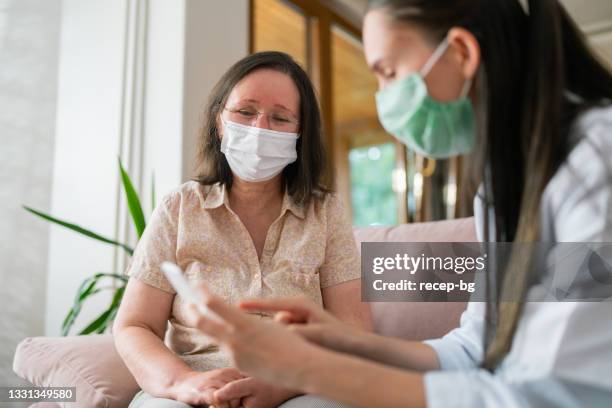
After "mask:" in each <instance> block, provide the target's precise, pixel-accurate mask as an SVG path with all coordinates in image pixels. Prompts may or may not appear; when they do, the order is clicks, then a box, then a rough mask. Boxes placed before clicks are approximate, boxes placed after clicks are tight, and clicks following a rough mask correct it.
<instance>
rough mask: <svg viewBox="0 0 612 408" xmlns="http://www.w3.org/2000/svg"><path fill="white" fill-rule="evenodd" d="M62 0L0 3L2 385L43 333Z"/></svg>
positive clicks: (9, 380) (10, 380)
mask: <svg viewBox="0 0 612 408" xmlns="http://www.w3.org/2000/svg"><path fill="white" fill-rule="evenodd" d="M60 7H61V1H60V0H0V214H1V216H0V263H1V265H2V266H0V311H2V317H1V318H0V385H8V384H15V385H17V384H21V381H20V380H19V379H18V378H17V377H16V376H15V375H14V374H13V372H12V369H11V363H12V359H13V352H14V351H15V346H16V344H17V343H18V342H19V341H20V340H21V339H22V338H24V337H26V336H32V335H42V334H43V333H44V317H45V314H44V310H45V290H46V284H47V270H46V265H47V250H48V243H49V236H48V233H49V226H48V224H47V223H45V222H43V221H40V220H38V219H36V218H35V217H34V216H33V215H30V214H29V213H27V212H26V211H24V210H23V209H22V208H21V204H28V205H30V206H32V207H35V208H42V209H47V208H49V204H50V200H51V179H52V175H53V174H52V171H53V158H54V152H53V149H54V138H53V135H54V129H55V111H56V109H55V104H56V96H57V62H58V40H59V26H60Z"/></svg>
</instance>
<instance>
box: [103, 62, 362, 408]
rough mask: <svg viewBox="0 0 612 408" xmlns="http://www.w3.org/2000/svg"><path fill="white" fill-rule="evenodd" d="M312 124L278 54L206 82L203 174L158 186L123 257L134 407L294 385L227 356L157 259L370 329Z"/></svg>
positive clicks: (310, 100)
mask: <svg viewBox="0 0 612 408" xmlns="http://www.w3.org/2000/svg"><path fill="white" fill-rule="evenodd" d="M320 124H321V120H320V114H319V110H318V104H317V100H316V97H315V93H314V90H313V87H312V84H311V82H310V80H309V79H308V77H307V75H306V73H305V72H304V71H303V70H302V69H301V68H300V67H299V65H297V64H296V63H295V62H294V61H293V60H292V59H291V57H289V56H288V55H286V54H283V53H278V52H264V53H257V54H253V55H251V56H248V57H246V58H244V59H243V60H241V61H239V62H237V63H236V64H235V65H234V66H232V67H231V68H230V69H229V70H228V71H227V73H226V74H225V75H224V76H223V77H222V78H221V80H220V81H219V83H218V84H217V86H216V87H215V89H213V91H212V93H211V96H210V100H209V103H208V106H207V108H206V110H205V120H204V126H203V129H202V132H201V137H200V141H199V152H198V166H197V177H196V178H195V179H194V180H192V181H189V182H187V183H184V184H183V185H181V186H179V187H178V188H176V189H175V190H174V191H172V192H170V193H169V194H168V195H166V196H165V197H164V199H163V201H162V203H161V204H160V205H159V206H158V207H157V208H156V209H155V211H154V213H153V216H152V218H151V220H150V222H149V223H148V225H147V229H146V230H145V232H144V234H143V236H142V238H141V240H140V242H139V243H138V246H137V248H136V251H135V253H134V256H133V257H132V259H131V262H130V265H129V267H128V271H127V274H128V275H130V277H131V279H130V280H129V283H128V286H127V289H126V293H125V295H124V298H123V302H122V304H121V307H120V310H119V312H118V316H117V319H116V321H115V325H114V330H113V332H114V338H115V343H116V346H117V349H118V351H119V353H120V355H121V356H122V357H123V359H124V361H125V363H126V365H127V366H128V368H129V369H130V370H131V371H132V373H133V374H134V376H135V378H136V380H137V381H138V383H139V384H140V386H141V388H142V391H141V392H139V393H138V394H137V395H136V396H135V398H134V399H133V401H132V403H131V404H130V407H131V408H138V407H188V406H191V405H189V404H193V405H201V404H208V405H211V406H212V405H215V406H216V407H218V408H230V407H231V408H235V407H238V406H246V407H248V406H257V407H264V408H265V407H269V408H273V407H276V406H277V405H279V404H280V403H282V402H283V401H285V400H287V399H289V398H291V397H293V396H295V395H297V394H298V393H297V392H296V391H294V390H291V389H284V388H281V387H278V386H277V385H276V384H274V383H269V384H268V383H264V382H262V381H260V380H257V379H254V378H250V377H247V376H245V375H244V374H242V373H240V372H239V371H237V370H236V369H235V368H229V365H230V362H229V359H228V358H227V356H226V355H224V354H223V353H222V352H220V351H219V349H218V347H217V346H216V345H215V344H214V343H213V342H211V340H210V338H208V337H206V336H205V335H203V334H202V333H201V332H199V331H198V330H197V329H195V328H194V327H193V326H190V325H189V323H188V322H187V321H186V316H187V315H186V312H187V309H186V303H185V301H184V300H183V299H182V298H181V297H180V296H175V291H174V289H173V288H172V287H171V285H170V284H169V282H168V281H167V280H166V278H165V277H164V275H163V274H162V272H161V271H160V264H161V263H162V262H163V261H171V262H174V263H176V264H177V265H179V266H180V267H181V268H182V269H183V270H184V271H185V275H186V277H187V279H188V280H189V281H191V282H205V283H206V284H207V285H208V287H209V288H211V290H212V291H213V292H214V293H215V294H216V295H218V296H220V297H221V298H223V299H224V300H225V301H227V302H229V303H234V302H238V301H240V300H242V299H244V298H253V297H265V298H272V297H280V296H282V297H285V296H291V297H296V296H300V297H302V298H307V299H309V300H310V301H311V302H314V303H316V304H318V305H320V306H325V308H326V309H327V310H328V311H329V312H330V313H332V314H334V315H336V316H337V317H338V318H339V319H341V320H343V321H345V322H347V323H348V324H351V325H355V326H358V327H361V328H366V329H369V328H370V320H369V311H368V309H367V307H363V306H362V305H361V304H360V301H359V294H360V283H359V282H360V281H359V279H357V278H359V277H360V269H359V258H358V253H357V247H356V243H355V240H354V237H353V232H352V228H351V223H350V220H349V218H348V215H347V213H346V212H345V211H344V210H343V208H342V205H341V204H340V202H339V200H338V198H337V197H336V195H335V194H333V193H331V192H330V191H329V190H327V189H326V188H325V187H323V186H322V185H321V182H320V179H321V176H322V173H323V165H324V163H325V157H324V152H323V146H322V138H321V126H320ZM254 315H255V316H257V318H266V317H269V316H270V313H254ZM167 320H169V321H170V327H169V329H168V331H167V332H166V321H167ZM220 390H221V391H222V394H218V391H220ZM219 395H221V396H222V397H223V399H222V400H221V399H220V398H218V396H219Z"/></svg>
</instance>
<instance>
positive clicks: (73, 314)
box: [62, 272, 128, 336]
mask: <svg viewBox="0 0 612 408" xmlns="http://www.w3.org/2000/svg"><path fill="white" fill-rule="evenodd" d="M105 277H110V278H114V279H119V280H120V281H121V282H123V283H124V285H123V286H120V287H119V288H117V291H119V290H121V294H122V293H123V290H124V288H125V283H126V282H127V280H128V278H127V277H126V276H123V275H119V274H115V273H106V272H98V273H96V274H95V275H93V276H90V277H89V278H87V279H85V280H84V281H83V282H82V283H81V285H80V286H79V289H78V290H77V294H76V297H75V300H74V304H73V305H72V308H71V309H70V311H69V312H68V314H67V315H66V318H65V319H64V322H63V323H62V335H63V336H67V335H68V333H69V332H70V329H71V328H72V326H73V324H74V321H75V320H76V318H77V317H78V315H79V313H80V312H81V306H82V305H83V303H84V302H85V301H86V300H87V299H88V298H90V297H91V296H93V295H95V294H97V293H99V292H101V291H102V290H104V288H99V287H98V286H97V284H98V282H99V281H100V280H101V279H102V278H105ZM116 295H117V292H115V297H116ZM115 297H114V298H113V302H115ZM119 301H120V300H119Z"/></svg>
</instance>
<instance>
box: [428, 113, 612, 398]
mask: <svg viewBox="0 0 612 408" xmlns="http://www.w3.org/2000/svg"><path fill="white" fill-rule="evenodd" d="M571 139H572V140H573V141H574V142H575V147H574V148H573V149H572V150H571V152H570V154H569V156H568V159H567V161H566V162H565V163H564V164H563V165H562V166H561V167H560V168H559V170H558V171H557V173H556V174H555V175H554V177H553V178H552V179H551V181H550V182H549V184H548V185H547V187H546V189H545V191H544V195H543V199H542V203H541V220H542V225H541V227H542V228H541V231H542V241H545V242H612V107H607V108H597V109H591V110H589V111H588V112H586V113H584V114H583V115H582V116H581V117H580V118H578V120H577V121H576V123H575V124H574V127H573V129H572V132H571ZM474 207H475V208H474V209H475V222H476V229H477V232H478V235H479V239H480V240H482V237H483V220H484V212H485V211H484V206H483V204H482V202H481V200H479V199H477V200H476V201H475V205H474ZM532 290H533V289H532ZM484 310H485V308H484V303H481V302H471V303H470V304H469V305H468V308H467V310H466V311H465V312H464V313H463V315H462V317H461V324H460V327H459V328H457V329H455V330H452V331H451V332H450V333H449V334H447V335H446V336H444V337H443V338H441V339H435V340H429V341H426V343H427V344H429V345H430V346H432V347H433V348H434V350H435V351H436V353H437V355H438V358H439V361H440V365H441V369H442V370H441V371H435V372H430V373H427V374H426V375H425V388H426V395H427V403H428V407H432V408H433V407H446V408H448V407H612V302H531V303H529V302H528V303H526V305H525V308H524V312H523V314H522V317H521V320H520V322H519V325H518V327H517V331H516V334H515V337H514V341H513V344H512V349H511V350H510V353H509V354H508V355H507V356H506V358H505V359H504V360H503V362H502V364H501V365H500V367H499V368H498V369H497V370H496V371H495V372H494V373H489V372H488V371H486V370H483V369H480V368H478V365H479V363H480V362H481V361H482V358H483V345H482V336H483V330H484Z"/></svg>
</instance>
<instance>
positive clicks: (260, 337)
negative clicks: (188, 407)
mask: <svg viewBox="0 0 612 408" xmlns="http://www.w3.org/2000/svg"><path fill="white" fill-rule="evenodd" d="M527 6H528V7H527V8H526V9H524V8H523V7H522V6H521V4H520V2H519V1H518V0H437V1H432V0H403V1H402V0H376V1H371V2H370V6H369V10H368V12H367V14H366V16H365V20H364V27H363V39H364V49H365V56H366V60H367V62H368V64H369V65H370V67H371V69H372V71H373V73H374V74H375V76H376V78H377V79H378V81H379V85H380V90H379V92H378V94H377V95H376V103H377V108H378V114H379V118H380V121H381V123H382V125H383V126H384V127H385V129H387V131H388V132H389V133H391V134H393V135H394V136H396V137H397V138H398V139H399V140H401V141H402V142H404V143H406V145H407V146H408V147H409V148H411V149H413V150H415V151H417V152H418V153H420V154H423V155H426V156H429V157H435V158H445V157H451V156H455V155H460V154H465V153H470V154H471V159H470V160H469V163H471V164H472V165H473V171H472V174H473V177H474V180H473V181H474V182H475V183H476V184H475V185H480V189H479V193H478V194H477V197H476V199H475V215H476V216H475V222H476V224H477V225H476V227H477V231H478V234H479V238H480V240H481V241H485V242H522V243H534V242H550V243H563V242H577V243H580V242H610V241H612V108H611V107H610V103H611V100H612V76H611V74H610V72H609V71H608V70H607V69H606V68H605V67H604V66H603V65H602V64H601V63H600V62H599V61H598V60H597V58H596V57H595V56H594V54H593V53H592V52H591V50H590V49H589V48H588V46H587V44H586V42H585V39H584V38H583V36H582V34H581V33H580V31H579V30H578V29H577V27H576V25H575V24H574V22H573V21H572V20H571V18H570V17H569V16H568V15H567V13H566V11H565V10H564V9H563V7H562V6H561V5H560V4H559V3H558V1H557V0H530V1H528V4H527ZM609 258H610V257H608V258H607V259H604V261H607V262H610V261H611V259H609ZM530 261H531V260H530V259H529V255H528V256H527V257H526V258H525V257H523V258H519V259H513V260H510V261H508V262H507V263H506V264H505V265H502V266H503V267H500V268H497V270H496V274H497V275H496V276H495V278H496V279H490V281H495V282H498V283H500V282H501V284H499V286H497V288H498V293H500V296H504V291H508V290H510V289H512V290H517V288H518V292H517V293H518V296H517V293H514V294H513V295H512V296H515V297H506V298H505V299H510V301H504V302H497V300H498V299H497V298H489V299H487V302H473V303H470V305H469V306H468V308H467V310H466V311H465V312H464V314H463V315H462V318H461V325H460V327H458V328H457V329H455V330H453V331H451V332H450V333H448V334H447V335H446V336H444V337H443V338H441V339H435V340H430V341H425V342H410V341H404V340H399V339H390V338H385V337H382V336H378V335H376V334H372V333H365V332H361V331H359V330H356V329H352V328H350V327H348V326H346V325H343V324H341V323H339V322H338V321H337V320H336V319H334V318H333V317H331V316H330V315H329V314H327V313H326V312H324V311H323V310H321V309H319V308H318V307H316V306H314V305H312V304H310V303H307V302H301V301H299V300H292V299H280V300H255V301H250V302H245V303H243V304H242V305H241V307H242V308H250V309H266V310H274V311H278V312H279V314H278V315H277V316H278V317H279V320H280V321H281V322H279V323H273V322H264V321H262V320H254V319H251V318H249V317H248V316H247V315H245V314H244V313H242V312H241V311H240V310H239V309H237V308H234V307H230V306H228V305H226V304H224V303H223V302H221V301H220V300H219V299H217V298H216V297H214V296H212V295H208V294H206V291H205V289H203V288H200V290H201V293H202V296H203V299H204V300H203V301H204V302H205V303H206V304H207V305H208V306H209V308H210V309H211V310H213V311H214V312H216V313H217V314H218V315H220V316H221V317H222V318H223V321H222V322H218V321H216V320H214V319H210V318H208V317H206V316H205V315H201V314H199V313H197V312H195V311H194V313H193V319H194V322H195V324H197V325H198V327H199V328H200V329H201V330H202V331H203V332H205V333H207V334H209V335H210V336H212V337H214V338H216V339H217V340H218V341H219V343H220V344H222V346H223V347H225V348H226V349H227V350H228V352H229V353H230V354H231V355H232V357H233V359H234V361H235V363H236V365H237V367H238V368H239V369H240V370H242V371H243V372H245V373H247V374H249V375H252V376H256V377H259V378H261V379H263V380H266V381H270V382H272V383H275V384H280V385H282V386H284V387H286V388H290V389H296V390H300V391H302V392H304V393H306V394H315V395H319V396H323V397H326V398H327V399H328V400H329V401H328V402H325V401H323V400H320V401H319V403H318V404H319V405H317V406H339V404H346V405H348V406H353V407H377V408H385V407H389V408H398V407H424V406H427V407H447V408H448V407H523V406H532V407H548V406H555V407H610V406H612V306H611V304H610V302H609V301H608V302H597V301H591V302H587V301H574V302H559V301H550V302H531V301H530V300H532V299H533V296H535V295H536V294H537V293H540V292H539V291H540V290H541V288H540V287H538V286H539V285H538V284H537V283H532V282H534V281H533V280H532V279H531V278H533V277H530V276H527V274H528V270H529V268H528V267H526V265H529V264H530V263H529V262H530ZM565 267H566V270H565V272H564V273H567V268H570V269H571V268H572V262H569V263H567V264H566V265H565ZM576 268H577V267H576ZM569 272H570V274H571V272H572V271H571V270H570V271H569ZM574 272H575V275H576V276H575V277H578V278H581V277H580V276H578V275H579V274H580V273H582V272H581V271H580V270H579V269H576V270H575V271H574ZM489 273H491V271H489ZM539 273H541V274H542V276H538V277H537V278H538V279H539V280H540V281H548V282H550V281H553V282H557V284H560V283H559V282H563V279H565V277H560V276H555V275H550V274H556V273H560V272H559V270H558V269H555V268H553V269H550V270H549V269H546V270H544V269H542V270H540V271H539ZM546 274H549V275H550V276H545V275H546ZM489 278H492V277H491V276H489ZM582 278H584V277H582ZM536 281H537V279H536ZM610 281H611V279H609V276H608V277H607V278H606V277H605V276H604V279H602V280H601V281H600V283H601V288H604V289H605V288H606V285H608V286H607V287H608V288H609V286H610V283H611V282H610ZM506 282H508V283H506ZM521 282H527V283H526V284H525V285H520V283H521ZM558 288H559V289H561V290H566V289H568V288H567V287H566V288H563V287H558ZM601 288H599V289H601ZM608 293H609V290H608ZM506 295H508V293H506ZM600 295H601V293H600ZM604 298H605V296H604ZM608 300H609V299H608ZM282 322H284V323H296V324H292V325H286V324H281V323H282ZM231 391H232V390H231V389H220V390H218V391H217V396H218V397H219V398H220V399H221V400H223V399H224V398H230V397H231ZM296 406H297V405H296ZM304 406H306V405H304ZM310 406H314V405H310Z"/></svg>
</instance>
